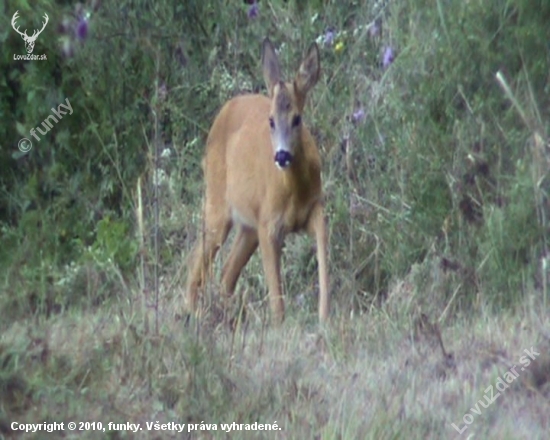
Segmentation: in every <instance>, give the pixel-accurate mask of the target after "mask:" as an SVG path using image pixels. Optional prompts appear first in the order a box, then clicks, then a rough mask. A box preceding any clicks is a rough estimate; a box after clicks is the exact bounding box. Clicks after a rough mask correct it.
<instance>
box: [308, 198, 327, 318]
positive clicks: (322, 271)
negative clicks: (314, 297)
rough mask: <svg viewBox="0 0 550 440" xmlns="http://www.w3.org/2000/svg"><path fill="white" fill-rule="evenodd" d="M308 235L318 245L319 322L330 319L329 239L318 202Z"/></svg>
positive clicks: (310, 217) (309, 221)
mask: <svg viewBox="0 0 550 440" xmlns="http://www.w3.org/2000/svg"><path fill="white" fill-rule="evenodd" d="M307 231H308V233H309V234H310V235H311V236H312V237H314V238H315V241H316V243H317V262H318V267H319V291H320V292H319V321H321V322H323V321H326V320H327V319H328V315H329V302H330V294H329V280H328V267H327V252H328V244H327V243H328V239H327V227H326V222H325V215H324V212H323V205H322V204H321V202H318V203H317V204H316V205H315V207H314V208H313V210H312V211H311V214H310V216H309V219H308V224H307Z"/></svg>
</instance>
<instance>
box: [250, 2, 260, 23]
mask: <svg viewBox="0 0 550 440" xmlns="http://www.w3.org/2000/svg"><path fill="white" fill-rule="evenodd" d="M258 15H260V7H259V6H258V2H257V1H256V0H254V3H252V4H251V5H250V7H249V8H248V18H249V19H250V20H254V19H255V18H256V17H258Z"/></svg>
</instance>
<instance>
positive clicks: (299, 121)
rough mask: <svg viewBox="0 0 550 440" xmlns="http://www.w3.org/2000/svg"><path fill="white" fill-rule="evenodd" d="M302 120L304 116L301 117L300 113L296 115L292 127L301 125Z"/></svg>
mask: <svg viewBox="0 0 550 440" xmlns="http://www.w3.org/2000/svg"><path fill="white" fill-rule="evenodd" d="M301 122H302V118H301V117H300V115H296V116H294V118H292V127H293V128H296V127H298V125H300V123H301Z"/></svg>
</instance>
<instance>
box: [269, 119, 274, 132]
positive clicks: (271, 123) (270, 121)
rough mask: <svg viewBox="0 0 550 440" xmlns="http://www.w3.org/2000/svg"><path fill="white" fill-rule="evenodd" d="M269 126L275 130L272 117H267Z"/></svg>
mask: <svg viewBox="0 0 550 440" xmlns="http://www.w3.org/2000/svg"><path fill="white" fill-rule="evenodd" d="M269 126H270V127H271V129H272V130H275V121H274V120H273V118H272V117H270V118H269Z"/></svg>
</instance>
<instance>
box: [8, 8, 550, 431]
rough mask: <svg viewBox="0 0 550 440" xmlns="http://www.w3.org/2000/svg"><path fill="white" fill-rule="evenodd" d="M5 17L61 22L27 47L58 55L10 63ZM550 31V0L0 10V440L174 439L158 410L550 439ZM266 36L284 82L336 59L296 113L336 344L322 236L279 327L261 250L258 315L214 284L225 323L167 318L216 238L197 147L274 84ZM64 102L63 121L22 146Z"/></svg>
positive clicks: (182, 417) (16, 46) (289, 286)
mask: <svg viewBox="0 0 550 440" xmlns="http://www.w3.org/2000/svg"><path fill="white" fill-rule="evenodd" d="M15 11H19V15H20V17H19V19H18V24H19V25H21V29H25V28H28V29H29V33H30V30H31V29H33V28H36V29H38V28H39V27H40V26H41V25H40V21H41V20H42V17H43V14H44V13H47V14H48V16H49V23H48V25H47V26H46V28H45V29H44V31H43V32H42V34H41V35H40V36H39V37H38V39H37V41H36V46H35V48H34V52H33V53H34V54H39V55H40V54H46V55H47V60H46V61H21V60H14V54H24V53H25V48H24V43H23V41H22V39H21V38H20V36H19V35H17V33H16V32H14V30H13V29H12V27H11V23H10V22H11V18H12V16H13V14H14V13H15ZM548 23H550V2H548V1H546V0H464V1H449V0H435V1H426V0H414V1H404V0H386V1H378V2H376V1H374V0H357V1H336V0H303V1H302V0H294V1H293V0H288V1H284V0H272V1H267V0H260V1H259V2H257V3H256V2H254V1H253V0H248V1H246V0H245V1H237V0H232V1H219V0H200V1H198V0H187V1H185V2H181V1H180V2H170V1H158V2H148V1H142V0H133V1H129V0H121V1H113V0H103V1H100V0H91V1H89V2H88V3H85V4H79V3H74V2H71V1H62V0H58V1H54V0H37V1H34V2H32V4H31V2H28V1H26V0H5V1H4V2H3V4H2V5H0V44H1V47H2V50H1V53H0V118H1V120H2V124H1V125H0V153H1V154H0V237H1V245H0V268H1V269H0V271H1V278H0V281H1V292H0V316H1V319H0V332H1V333H0V438H1V437H2V436H7V437H10V436H14V435H15V436H17V435H18V434H17V433H16V432H14V431H13V430H12V426H11V423H12V422H14V421H17V422H21V423H22V422H28V423H41V422H44V421H58V422H62V421H65V422H68V421H89V422H93V421H96V422H98V421H100V422H102V423H103V425H104V426H105V425H106V424H107V423H108V422H117V423H124V422H132V423H141V424H142V427H143V429H144V430H143V431H141V432H139V433H138V434H133V433H130V432H122V431H114V430H111V431H109V430H107V431H106V432H102V431H101V432H93V431H88V432H78V433H76V432H75V433H69V432H65V434H64V436H65V437H66V438H73V437H77V436H78V437H79V438H110V439H118V438H134V437H136V438H151V439H160V438H182V435H181V434H177V433H175V432H160V431H147V430H146V429H145V422H147V421H149V422H155V421H160V422H176V423H197V424H200V423H201V422H205V423H210V424H213V423H215V424H220V423H231V422H237V423H254V422H259V423H273V422H274V421H277V424H278V426H279V427H280V428H281V431H279V432H277V433H270V432H255V433H254V432H252V433H251V432H247V433H244V432H240V433H234V434H233V437H234V438H241V437H242V438H323V439H356V438H357V439H364V438H373V439H380V438H392V439H395V438H419V439H420V438H422V439H425V438H454V437H463V438H467V437H468V435H470V434H474V435H475V437H474V438H498V439H518V438H529V439H533V438H541V439H542V438H546V437H547V433H548V429H549V428H550V426H549V424H550V421H549V420H548V414H550V404H549V399H550V385H549V383H550V320H549V317H548V311H549V294H548V281H549V280H548V277H549V268H548V264H549V258H550V254H549V252H548V245H549V229H548V226H549V219H548V217H549V215H550V210H549V199H548V191H549V189H550V182H549V180H548V169H549V163H550V156H549V155H550V144H549V137H548V135H549V129H550V126H549V123H548V117H549V113H550V107H549V105H550V27H549V26H548ZM265 36H269V37H270V39H271V40H272V41H273V42H274V43H275V44H276V46H277V48H278V49H279V54H280V58H281V61H282V63H283V66H284V70H285V72H287V74H292V73H293V72H294V71H295V69H296V68H297V66H298V63H299V60H300V57H301V56H302V54H303V52H304V50H305V49H306V48H307V46H308V45H309V44H310V43H311V41H317V42H318V44H319V47H320V49H321V62H322V69H323V74H322V79H321V81H320V83H319V84H318V85H317V87H316V89H315V90H314V91H313V94H312V96H311V99H310V101H309V103H308V107H307V110H306V113H305V115H304V120H305V121H306V123H307V124H308V126H309V127H310V128H311V130H312V132H313V133H314V134H315V137H316V139H317V141H318V144H319V148H320V150H321V152H322V156H323V159H324V165H323V166H324V168H323V180H324V189H325V192H326V200H327V215H328V222H329V231H330V275H331V291H332V295H333V296H332V297H333V301H332V306H333V307H332V309H333V310H332V320H331V323H330V324H329V325H328V326H326V327H325V328H319V327H318V324H317V317H316V294H317V284H316V283H317V275H316V263H315V258H314V252H313V249H312V242H311V241H310V240H309V239H308V238H307V237H301V236H296V237H293V238H291V239H289V240H287V245H286V250H285V256H284V262H283V268H284V279H285V289H286V292H287V304H288V307H287V310H288V318H287V321H286V322H285V325H284V326H283V327H282V328H280V329H275V328H271V327H270V326H269V325H267V322H268V308H267V307H266V304H265V293H266V290H265V283H264V281H263V273H262V270H261V264H260V261H259V258H258V257H257V256H255V257H254V258H253V259H252V261H251V262H250V264H249V265H248V267H247V268H246V270H245V272H244V273H243V276H242V278H241V281H240V284H239V292H241V293H242V297H243V304H242V305H243V308H242V310H243V311H246V317H245V318H243V319H242V320H238V321H236V322H237V324H236V325H233V326H232V327H231V328H228V327H226V326H224V325H222V324H221V323H220V322H219V319H218V314H217V309H216V304H217V303H216V283H217V279H216V278H215V279H214V280H213V282H212V285H211V286H210V287H211V288H210V289H209V295H208V296H207V298H206V301H209V302H210V306H211V313H210V314H209V316H207V319H205V320H204V322H201V323H193V325H190V326H186V325H185V323H183V322H182V321H176V320H174V316H173V310H174V309H176V308H177V307H178V305H179V304H180V303H181V295H182V294H183V288H182V286H183V285H184V281H185V274H186V264H185V262H186V258H187V255H188V252H189V250H190V248H191V246H192V245H193V243H194V241H195V238H196V237H197V236H198V234H200V231H201V216H200V211H201V208H200V207H201V197H202V189H203V186H202V173H201V170H200V160H201V157H202V154H203V146H204V141H205V138H206V134H207V132H208V128H209V126H210V124H211V122H212V120H213V118H214V116H215V114H216V112H217V110H218V109H219V108H220V106H221V105H222V104H223V102H224V101H226V100H227V99H229V98H230V97H232V96H234V95H236V94H239V93H248V92H260V93H264V92H265V87H264V85H263V79H262V76H261V69H260V65H259V47H260V42H261V40H262V39H263V38H264V37H265ZM65 99H69V101H70V103H71V106H72V108H73V113H72V114H71V115H68V114H67V115H65V116H64V117H63V119H62V120H60V121H59V122H58V123H57V124H55V125H54V126H53V127H52V129H51V130H50V131H49V132H48V133H47V135H46V136H43V137H41V140H40V141H36V140H35V139H34V138H32V137H30V135H29V132H30V130H31V129H32V128H35V127H41V123H42V121H43V120H44V119H45V118H47V117H48V116H49V115H50V114H51V108H57V106H58V105H59V104H62V103H64V102H65ZM23 137H27V138H30V139H31V141H32V142H33V148H32V150H31V151H30V152H28V153H23V152H21V151H19V150H18V148H17V143H18V141H19V139H20V138H23ZM222 257H223V255H222ZM218 270H219V265H218V266H216V271H218ZM532 347H535V351H536V352H538V353H540V356H538V357H537V359H536V360H533V362H532V363H531V365H530V366H529V367H528V368H525V370H521V374H520V375H519V377H518V378H517V379H516V380H515V381H514V382H513V383H512V384H510V386H509V389H506V390H505V391H503V392H502V393H501V394H502V396H501V397H499V399H498V400H497V401H496V402H495V403H493V404H491V405H490V406H488V407H487V408H485V407H484V406H478V412H475V405H476V402H478V401H479V400H480V399H482V398H483V396H484V395H485V393H486V389H487V387H489V386H490V385H494V384H495V382H496V380H497V378H498V377H502V375H503V374H504V373H505V372H506V371H508V370H509V369H510V368H511V367H512V366H513V365H520V364H519V358H520V356H522V355H523V354H524V350H525V349H531V348H532ZM495 393H496V391H495ZM482 401H483V400H482ZM486 405H487V404H486ZM471 408H474V409H471ZM465 414H470V415H471V416H469V417H466V416H465ZM468 422H469V424H468ZM452 423H454V424H455V425H456V426H457V427H458V428H460V429H462V427H467V429H466V430H465V431H464V432H463V433H462V434H459V433H458V431H457V430H456V429H455V428H453V426H452ZM218 429H219V427H218ZM77 434H78V435H77ZM185 435H187V438H225V437H224V436H229V435H228V434H223V433H222V432H220V431H219V430H218V431H208V430H202V431H201V430H200V429H199V430H196V431H193V432H191V433H185ZM57 437H58V435H57V434H51V438H57ZM25 438H28V439H34V438H36V439H39V438H45V435H44V434H43V433H36V434H28V435H26V436H25ZM48 438H50V435H48ZM183 438H186V437H183Z"/></svg>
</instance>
